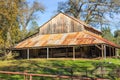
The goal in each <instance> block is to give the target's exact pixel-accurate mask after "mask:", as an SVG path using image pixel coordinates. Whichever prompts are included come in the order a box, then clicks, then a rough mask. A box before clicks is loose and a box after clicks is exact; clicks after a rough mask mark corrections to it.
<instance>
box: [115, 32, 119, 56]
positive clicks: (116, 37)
mask: <svg viewBox="0 0 120 80" xmlns="http://www.w3.org/2000/svg"><path fill="white" fill-rule="evenodd" d="M114 37H115V39H116V43H117V44H118V45H119V46H120V30H116V31H115V32H114ZM117 53H118V54H119V55H120V49H119V50H117Z"/></svg>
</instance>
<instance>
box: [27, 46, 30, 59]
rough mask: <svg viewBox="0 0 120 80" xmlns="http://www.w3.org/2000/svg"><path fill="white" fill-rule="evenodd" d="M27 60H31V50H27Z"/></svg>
mask: <svg viewBox="0 0 120 80" xmlns="http://www.w3.org/2000/svg"><path fill="white" fill-rule="evenodd" d="M27 59H28V60H29V59H30V54H29V48H28V49H27Z"/></svg>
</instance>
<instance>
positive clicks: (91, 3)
mask: <svg viewBox="0 0 120 80" xmlns="http://www.w3.org/2000/svg"><path fill="white" fill-rule="evenodd" d="M58 12H64V13H68V14H69V15H72V16H74V17H75V18H78V19H81V20H83V21H85V22H86V23H88V24H91V25H94V26H96V24H97V26H98V24H99V26H101V25H103V24H108V20H107V19H106V17H105V16H106V15H109V16H110V17H113V15H114V14H118V13H119V12H120V0H68V1H66V2H59V4H58Z"/></svg>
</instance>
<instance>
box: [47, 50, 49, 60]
mask: <svg viewBox="0 0 120 80" xmlns="http://www.w3.org/2000/svg"><path fill="white" fill-rule="evenodd" d="M48 58H49V48H47V59H48Z"/></svg>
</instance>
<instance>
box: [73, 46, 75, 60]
mask: <svg viewBox="0 0 120 80" xmlns="http://www.w3.org/2000/svg"><path fill="white" fill-rule="evenodd" d="M73 60H75V47H73Z"/></svg>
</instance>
